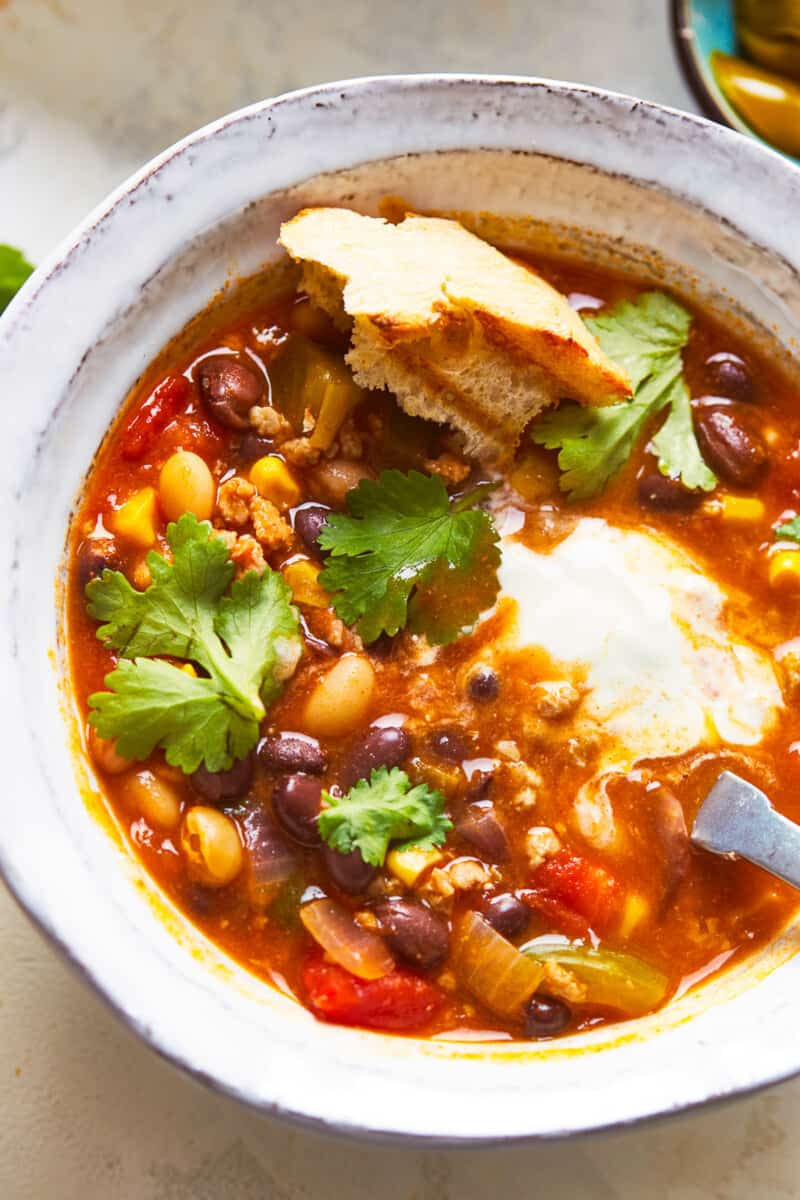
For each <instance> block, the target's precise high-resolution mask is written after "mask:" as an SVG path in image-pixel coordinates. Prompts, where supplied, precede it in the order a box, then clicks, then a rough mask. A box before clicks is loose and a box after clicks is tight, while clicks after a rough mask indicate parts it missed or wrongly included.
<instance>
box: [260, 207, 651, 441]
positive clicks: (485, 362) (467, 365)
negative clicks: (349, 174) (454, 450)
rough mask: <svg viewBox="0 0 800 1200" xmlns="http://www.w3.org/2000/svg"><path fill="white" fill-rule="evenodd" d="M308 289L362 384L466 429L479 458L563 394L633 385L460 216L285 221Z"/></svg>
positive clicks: (574, 319)
mask: <svg viewBox="0 0 800 1200" xmlns="http://www.w3.org/2000/svg"><path fill="white" fill-rule="evenodd" d="M280 241H281V244H282V245H283V246H284V247H285V249H286V250H287V251H288V253H289V254H290V255H291V257H292V258H293V259H295V260H296V261H297V262H299V263H300V264H301V266H302V286H303V288H304V289H305V290H306V291H307V292H308V294H309V295H310V296H311V298H312V299H313V300H314V301H315V302H316V303H317V304H319V305H320V306H321V307H322V308H324V309H325V310H326V312H328V313H329V314H330V315H331V316H332V317H333V319H334V320H335V321H336V322H337V324H338V325H340V326H341V327H342V328H345V329H351V330H352V342H351V349H350V352H349V354H348V356H347V361H348V363H349V364H350V366H351V368H352V370H353V374H354V376H355V378H356V381H357V382H358V383H359V384H360V385H361V386H362V387H367V388H388V389H389V390H390V391H391V392H393V393H394V395H395V396H396V397H397V400H398V402H399V403H400V404H401V405H402V407H403V408H404V409H405V410H406V411H407V412H409V413H411V414H412V415H414V416H420V417H426V418H428V419H429V420H433V421H439V422H446V423H449V424H451V425H453V426H454V427H455V428H456V429H458V430H460V431H461V433H462V434H463V438H464V449H465V451H466V453H468V454H470V455H474V456H475V457H477V458H479V459H481V460H483V461H486V462H497V461H502V460H503V459H504V458H506V457H508V456H509V455H510V454H512V453H513V451H514V448H515V447H516V445H517V442H518V441H519V437H520V434H521V433H522V430H523V429H524V428H525V426H526V425H527V423H528V422H529V421H530V420H531V419H532V418H533V417H535V416H536V415H537V413H539V412H541V410H542V409H543V408H545V407H546V406H548V405H551V404H556V403H557V402H558V401H559V400H561V399H564V398H569V399H572V400H578V401H580V402H581V403H583V404H594V405H600V404H611V403H614V402H615V401H617V400H620V399H621V398H623V397H625V396H628V395H629V394H630V382H629V380H628V378H627V376H626V375H625V372H624V371H622V370H621V368H620V367H618V366H617V365H616V364H615V363H613V362H611V360H610V359H608V358H607V357H606V355H605V354H604V353H603V351H602V350H601V349H600V347H599V345H598V344H597V342H596V341H595V339H594V338H593V337H592V335H591V334H590V333H589V331H588V330H587V328H586V326H585V325H584V323H583V321H581V319H580V317H579V316H578V315H577V313H575V312H574V311H573V309H571V308H570V306H569V304H568V303H567V301H566V300H565V298H564V297H563V296H562V295H561V294H560V292H557V291H556V290H555V288H553V287H551V286H550V284H549V283H546V282H545V280H543V279H542V278H540V276H538V275H537V274H536V273H535V272H534V271H532V270H530V269H529V268H527V267H525V266H522V265H521V264H520V263H517V262H515V261H513V260H512V259H510V258H508V257H507V256H506V255H505V254H502V253H501V252H500V251H499V250H496V249H495V248H494V246H490V245H489V244H488V243H487V242H484V241H481V239H480V238H478V237H475V236H474V234H471V233H469V232H468V231H467V230H466V229H464V227H463V226H462V225H459V224H458V222H457V221H449V220H444V219H442V218H438V217H417V216H408V217H406V219H405V220H404V221H403V222H401V223H400V224H399V225H390V224H388V223H387V222H386V221H383V220H381V219H379V218H375V217H364V216H361V215H360V214H359V213H355V212H351V211H350V210H349V209H343V208H312V209H305V210H303V211H302V212H300V213H298V214H297V216H296V217H294V218H293V219H292V220H291V221H288V222H286V224H284V225H283V226H282V227H281V234H280Z"/></svg>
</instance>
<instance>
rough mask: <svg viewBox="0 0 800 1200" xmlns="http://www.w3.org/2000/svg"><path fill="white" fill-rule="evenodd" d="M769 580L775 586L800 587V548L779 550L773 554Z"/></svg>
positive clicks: (794, 588)
mask: <svg viewBox="0 0 800 1200" xmlns="http://www.w3.org/2000/svg"><path fill="white" fill-rule="evenodd" d="M769 582H770V584H771V586H772V587H774V588H787V589H792V590H797V589H800V550H779V551H778V553H777V554H773V555H772V557H771V558H770V560H769Z"/></svg>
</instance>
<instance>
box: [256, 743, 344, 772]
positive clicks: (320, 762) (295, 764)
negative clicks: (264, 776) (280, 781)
mask: <svg viewBox="0 0 800 1200" xmlns="http://www.w3.org/2000/svg"><path fill="white" fill-rule="evenodd" d="M258 757H259V761H260V762H261V763H262V765H263V766H265V767H266V768H267V770H268V771H288V772H296V771H301V772H302V773H303V774H305V775H321V774H322V772H323V771H324V770H325V768H326V767H327V765H328V755H327V754H326V753H325V751H324V750H323V749H322V747H321V746H320V744H319V742H318V741H317V739H316V738H312V737H308V735H307V734H305V733H278V734H275V735H271V736H267V737H263V738H262V739H261V741H260V742H259V743H258Z"/></svg>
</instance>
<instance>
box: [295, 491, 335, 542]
mask: <svg viewBox="0 0 800 1200" xmlns="http://www.w3.org/2000/svg"><path fill="white" fill-rule="evenodd" d="M330 511H331V510H330V509H329V508H326V506H325V505H324V504H314V503H313V502H311V503H309V504H301V505H300V507H299V508H296V509H295V510H294V514H293V524H294V531H295V533H296V534H297V536H298V537H299V538H300V539H301V541H303V542H305V544H306V546H308V548H309V550H316V551H317V553H320V546H319V535H320V532H321V530H322V526H323V525H324V524H325V522H326V521H327V519H328V515H329V513H330Z"/></svg>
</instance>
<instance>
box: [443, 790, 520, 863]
mask: <svg viewBox="0 0 800 1200" xmlns="http://www.w3.org/2000/svg"><path fill="white" fill-rule="evenodd" d="M456 832H457V833H459V834H460V835H461V837H462V838H464V840H465V841H467V842H469V843H470V845H471V846H474V847H475V848H476V849H477V850H478V852H479V853H480V855H481V857H482V858H486V859H488V860H489V862H496V863H501V862H508V860H509V858H510V857H511V851H510V850H509V846H508V838H507V837H506V831H505V829H504V828H503V826H502V824H501V822H500V820H499V819H498V818H497V816H496V815H495V813H494V810H493V808H492V806H491V805H487V804H485V803H484V804H471V805H470V806H469V808H468V809H467V810H466V812H465V813H464V816H463V817H461V818H460V819H459V820H458V821H457V822H456Z"/></svg>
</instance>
